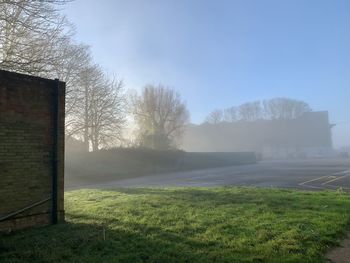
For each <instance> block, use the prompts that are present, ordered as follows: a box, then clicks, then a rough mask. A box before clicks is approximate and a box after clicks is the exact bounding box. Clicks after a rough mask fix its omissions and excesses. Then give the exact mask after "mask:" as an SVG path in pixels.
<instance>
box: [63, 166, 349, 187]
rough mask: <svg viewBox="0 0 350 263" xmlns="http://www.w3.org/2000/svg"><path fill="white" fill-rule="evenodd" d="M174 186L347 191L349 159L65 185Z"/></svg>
mask: <svg viewBox="0 0 350 263" xmlns="http://www.w3.org/2000/svg"><path fill="white" fill-rule="evenodd" d="M173 186H190V187H191V186H193V187H194V186H205V187H214V186H257V187H278V188H298V189H308V190H322V189H332V190H336V189H339V188H341V189H343V190H344V191H350V160H346V159H313V160H290V161H263V162H260V163H257V164H252V165H240V166H231V167H220V168H213V169H206V170H195V171H186V172H176V173H167V174H156V175H148V176H143V177H137V178H131V179H120V180H115V181H111V182H108V183H106V182H104V183H101V184H93V185H84V184H81V185H79V186H75V187H69V186H67V187H66V188H67V190H72V189H80V188H97V189H108V188H117V187H173Z"/></svg>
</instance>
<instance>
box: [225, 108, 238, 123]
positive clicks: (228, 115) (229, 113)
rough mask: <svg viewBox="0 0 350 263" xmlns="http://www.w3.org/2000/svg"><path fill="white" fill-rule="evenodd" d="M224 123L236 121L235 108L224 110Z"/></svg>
mask: <svg viewBox="0 0 350 263" xmlns="http://www.w3.org/2000/svg"><path fill="white" fill-rule="evenodd" d="M224 121H226V122H229V123H233V122H236V121H238V111H237V107H230V108H227V109H225V110H224Z"/></svg>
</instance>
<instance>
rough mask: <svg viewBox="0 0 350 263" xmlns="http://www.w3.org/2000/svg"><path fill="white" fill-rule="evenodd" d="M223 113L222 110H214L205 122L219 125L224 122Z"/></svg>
mask: <svg viewBox="0 0 350 263" xmlns="http://www.w3.org/2000/svg"><path fill="white" fill-rule="evenodd" d="M223 116H224V115H223V112H222V110H218V109H216V110H213V111H212V112H211V113H209V115H208V116H207V117H206V118H205V122H207V123H210V124H218V123H220V122H222V120H223Z"/></svg>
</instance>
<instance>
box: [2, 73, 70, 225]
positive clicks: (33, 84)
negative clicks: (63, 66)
mask: <svg viewBox="0 0 350 263" xmlns="http://www.w3.org/2000/svg"><path fill="white" fill-rule="evenodd" d="M55 94H56V95H57V96H55ZM64 96H65V84H64V83H63V82H57V81H55V80H48V79H43V78H38V77H32V76H27V75H22V74H17V73H12V72H7V71H1V70H0V218H2V217H4V216H6V215H8V214H10V213H13V212H16V211H18V210H20V209H23V208H26V207H28V206H30V205H32V204H34V203H37V202H40V201H42V200H45V199H48V198H50V197H52V183H53V179H52V178H53V173H54V169H55V164H54V163H55V162H54V160H53V158H54V156H55V154H54V152H55V147H54V145H55V140H54V134H55V132H54V130H57V131H58V132H57V140H56V142H57V147H56V149H58V150H57V166H56V167H57V175H58V180H57V182H58V188H57V190H58V192H57V196H58V202H57V210H58V220H59V221H62V220H64V206H63V197H64V189H63V188H64ZM56 102H57V103H56ZM55 105H58V106H55ZM55 109H57V110H58V118H57V119H56V121H55V119H54V111H55ZM55 127H57V129H55ZM51 210H52V199H50V200H47V201H46V202H43V203H42V204H40V205H38V206H36V207H33V208H31V209H28V210H26V211H24V212H22V213H19V214H16V215H15V216H13V217H11V218H8V219H5V220H1V221H0V231H1V230H10V229H19V228H24V227H30V226H35V225H44V224H49V223H50V222H52V218H51V214H52V211H51Z"/></svg>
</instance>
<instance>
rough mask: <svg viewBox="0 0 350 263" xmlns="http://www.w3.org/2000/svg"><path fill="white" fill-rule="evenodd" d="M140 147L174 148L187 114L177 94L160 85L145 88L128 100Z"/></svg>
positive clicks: (187, 116)
mask: <svg viewBox="0 0 350 263" xmlns="http://www.w3.org/2000/svg"><path fill="white" fill-rule="evenodd" d="M131 110H132V114H133V116H134V119H135V122H136V125H137V126H138V138H139V139H140V142H141V145H144V146H147V147H150V148H154V149H168V148H171V147H173V146H176V144H177V142H178V140H179V139H180V138H181V135H182V133H183V129H184V126H185V124H186V123H187V122H188V119H189V113H188V111H187V108H186V105H185V103H184V102H183V101H182V100H181V97H180V94H179V93H177V92H175V91H174V90H172V89H170V88H168V87H165V86H163V85H158V86H153V85H147V86H146V87H144V89H143V90H142V94H141V95H137V94H135V95H134V96H133V97H132V98H131Z"/></svg>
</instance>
